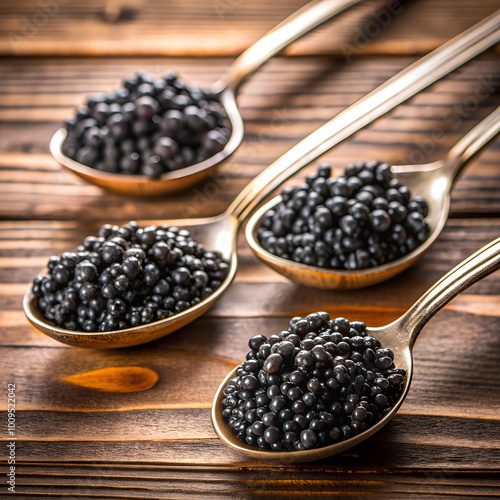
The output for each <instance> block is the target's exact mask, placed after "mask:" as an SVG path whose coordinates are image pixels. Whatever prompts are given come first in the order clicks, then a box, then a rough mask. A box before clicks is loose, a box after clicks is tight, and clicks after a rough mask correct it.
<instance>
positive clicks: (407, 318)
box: [393, 238, 500, 348]
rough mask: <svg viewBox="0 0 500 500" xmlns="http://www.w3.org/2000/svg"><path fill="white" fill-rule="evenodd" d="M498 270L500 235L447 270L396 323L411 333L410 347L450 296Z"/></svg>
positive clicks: (499, 265) (399, 328) (499, 264)
mask: <svg viewBox="0 0 500 500" xmlns="http://www.w3.org/2000/svg"><path fill="white" fill-rule="evenodd" d="M497 269H500V238H497V239H496V240H494V241H492V242H491V243H489V244H488V245H486V246H484V247H483V248H481V249H479V250H478V251H477V252H475V253H474V254H472V255H471V256H470V257H468V258H467V259H465V260H464V261H463V262H461V263H460V264H458V265H457V266H456V267H454V268H453V269H452V270H451V271H449V272H448V273H446V274H445V275H444V276H443V277H442V278H441V279H440V280H439V281H438V282H437V283H436V284H434V285H433V286H432V287H431V288H429V290H427V292H425V293H424V294H423V295H422V297H420V299H418V300H417V302H415V304H413V306H411V307H410V309H409V310H408V311H407V312H406V313H405V314H404V315H403V316H401V317H400V318H399V319H397V320H396V321H395V322H394V323H393V325H397V329H398V331H407V332H408V333H409V335H410V338H409V346H410V348H411V347H413V344H414V343H415V340H416V338H417V336H418V334H419V333H420V330H421V329H422V327H423V326H424V325H425V324H426V323H427V322H428V321H429V320H430V319H431V318H432V317H433V316H434V314H436V313H437V312H438V311H439V310H441V309H442V308H443V307H444V306H445V305H446V304H448V302H450V300H451V299H453V298H454V297H456V296H457V295H458V294H460V293H462V292H463V291H464V290H466V289H467V288H469V287H470V286H471V285H473V284H474V283H476V282H477V281H479V280H480V279H482V278H484V277H485V276H488V274H491V273H492V272H493V271H496V270H497Z"/></svg>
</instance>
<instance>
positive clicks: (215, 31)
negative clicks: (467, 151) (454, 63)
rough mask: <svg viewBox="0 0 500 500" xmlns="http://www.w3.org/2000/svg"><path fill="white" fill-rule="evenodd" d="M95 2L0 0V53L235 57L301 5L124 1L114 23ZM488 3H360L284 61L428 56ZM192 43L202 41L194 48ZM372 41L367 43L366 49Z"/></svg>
mask: <svg viewBox="0 0 500 500" xmlns="http://www.w3.org/2000/svg"><path fill="white" fill-rule="evenodd" d="M106 3H109V0H108V2H104V1H99V0H90V1H85V2H84V1H82V0H71V1H65V0H51V1H49V0H47V2H45V3H44V5H45V4H48V5H47V7H46V9H43V7H42V6H41V4H40V3H39V2H37V1H36V0H24V1H18V2H15V1H14V0H7V1H4V2H2V4H1V6H0V19H1V24H0V36H1V38H0V54H8V55H12V54H14V55H33V54H35V55H44V56H47V55H53V54H58V55H87V54H92V55H100V56H102V55H104V56H108V55H130V54H134V55H142V56H148V55H169V56H186V55H188V56H198V57H199V56H207V55H221V54H224V55H233V56H234V55H236V54H239V53H240V52H242V51H243V50H244V49H245V48H247V47H248V46H249V45H250V44H252V43H253V42H255V41H256V40H257V39H258V38H260V37H261V36H262V35H264V34H265V33H266V32H267V31H268V30H270V29H271V28H272V27H274V26H275V25H276V24H278V23H279V22H280V21H281V20H283V19H284V18H285V17H287V16H288V15H290V14H292V13H293V12H294V11H295V10H297V9H298V8H299V7H301V6H302V5H304V3H305V2H304V1H302V0H277V1H276V2H273V4H272V5H270V4H269V3H266V2H265V1H263V0H257V1H256V2H244V1H243V0H196V1H194V2H189V3H187V4H183V3H180V2H162V1H161V0H150V1H147V2H146V1H145V0H125V1H119V2H118V1H116V2H113V3H116V4H118V5H119V6H121V7H122V12H121V16H119V18H118V19H117V20H116V21H114V22H113V20H109V19H106V17H105V16H104V11H105V4H106ZM496 8H498V5H496V4H495V2H494V1H491V0H478V1H476V2H474V4H473V5H471V4H470V2H468V1H467V0H439V1H436V0H406V1H404V0H397V1H392V2H389V1H385V0H367V1H366V2H365V3H364V4H362V5H359V6H357V7H355V8H353V9H351V10H350V11H349V12H347V13H345V14H343V15H342V16H341V17H340V18H338V19H336V20H335V21H332V22H330V23H329V24H326V25H324V26H322V27H320V28H319V29H318V30H317V31H316V32H315V33H313V34H311V35H310V36H307V37H305V38H303V39H302V40H300V41H298V42H296V43H295V44H294V45H293V46H292V47H291V48H290V49H289V50H288V53H289V54H300V55H311V54H318V53H320V54H336V55H345V56H346V57H348V58H351V57H353V56H355V55H357V54H359V53H364V54H380V53H383V54H387V53H390V54H415V53H423V52H428V51H429V50H431V49H433V48H435V47H436V46H438V45H439V44H440V43H442V42H444V41H445V40H447V39H449V38H451V37H453V36H455V35H458V34H459V33H460V32H462V31H464V30H465V29H467V28H469V27H470V26H472V25H473V24H474V23H476V22H478V21H480V20H481V19H483V18H484V17H486V16H488V15H489V14H491V13H492V12H494V10H495V9H496ZM199 40H203V46H202V47H200V44H199ZM370 42H371V43H370Z"/></svg>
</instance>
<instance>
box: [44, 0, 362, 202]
mask: <svg viewBox="0 0 500 500" xmlns="http://www.w3.org/2000/svg"><path fill="white" fill-rule="evenodd" d="M361 1H362V0H313V1H311V2H310V3H308V4H307V5H305V6H304V7H302V8H301V9H299V10H298V11H297V12H295V13H294V14H292V15H291V16H290V17H288V18H287V19H285V20H284V21H283V22H281V23H280V24H279V25H278V26H276V27H275V28H273V29H272V30H271V31H270V32H269V33H267V34H266V35H264V37H263V38H261V39H260V40H259V41H257V42H256V43H255V44H253V45H252V46H251V47H249V48H248V49H247V50H245V52H243V53H242V54H241V55H240V56H239V57H238V58H237V59H236V60H235V61H234V63H233V64H232V65H231V67H230V68H229V70H228V72H227V74H226V75H225V76H223V77H222V78H221V79H220V80H218V81H217V82H216V83H215V84H214V85H213V86H212V88H210V89H208V91H207V94H208V95H209V96H211V97H212V98H214V99H217V100H219V101H220V103H221V104H222V106H223V107H224V109H225V111H226V113H227V116H228V118H229V121H230V122H231V136H230V138H229V141H228V142H227V143H226V145H225V146H224V149H222V151H220V152H218V153H216V154H215V155H213V156H211V157H210V158H207V159H206V160H204V161H202V162H200V163H197V164H194V165H190V166H188V167H185V168H182V169H179V170H175V171H173V172H168V173H165V174H163V175H162V176H161V177H160V178H159V179H149V178H148V177H146V176H144V175H124V174H116V173H108V172H101V171H99V170H96V169H95V168H91V167H88V166H86V165H83V164H82V163H79V162H77V161H75V160H73V159H71V158H69V157H68V156H66V155H65V154H64V153H63V151H62V148H63V144H64V141H65V139H66V135H67V131H66V129H64V128H61V129H59V130H57V131H56V132H55V133H54V135H53V136H52V139H51V140H50V152H51V154H52V156H53V157H54V158H55V160H57V161H58V162H59V163H60V164H61V165H62V166H63V167H65V168H67V169H68V170H71V171H72V172H73V173H75V174H76V175H78V176H79V177H81V178H82V179H84V180H86V181H87V182H90V183H92V184H96V185H97V186H100V187H102V188H104V189H107V190H109V191H114V192H117V193H121V194H128V195H134V196H158V195H162V194H166V193H172V192H178V191H181V190H183V189H187V188H189V187H191V186H194V185H195V184H197V183H199V182H201V181H202V180H203V179H205V178H206V177H208V176H209V175H210V173H212V172H213V171H214V170H215V169H216V168H217V167H218V166H219V165H220V164H221V163H222V162H223V161H224V160H225V159H226V158H228V157H229V156H230V155H231V154H233V153H234V151H235V150H236V148H237V147H238V146H239V145H240V144H241V141H242V140H243V134H244V128H243V119H242V117H241V113H240V111H239V109H238V105H237V103H236V96H237V93H238V90H239V88H240V86H241V84H242V83H243V82H244V81H245V80H246V79H247V78H249V77H250V76H251V75H252V74H253V73H255V72H256V71H257V70H258V69H259V68H260V67H261V66H262V65H263V64H265V63H266V62H267V61H268V60H269V59H271V58H272V57H273V56H274V55H276V54H277V53H279V52H280V51H281V50H283V49H284V48H285V47H287V46H288V45H290V44H291V43H292V42H294V41H295V40H297V39H298V38H300V37H302V36H303V35H305V34H307V33H308V32H310V31H311V30H313V29H314V28H316V27H318V26H319V25H321V24H323V23H324V22H326V21H328V20H329V19H331V18H332V17H334V16H335V15H337V14H340V13H341V12H343V11H344V10H346V9H348V8H349V7H352V6H354V5H356V4H357V3H360V2H361Z"/></svg>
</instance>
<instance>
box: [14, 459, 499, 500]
mask: <svg viewBox="0 0 500 500" xmlns="http://www.w3.org/2000/svg"><path fill="white" fill-rule="evenodd" d="M22 468H23V471H24V470H26V472H25V473H24V472H22V473H21V474H20V476H19V478H20V479H22V481H23V483H25V485H24V488H26V489H28V488H29V489H34V488H35V486H33V484H36V485H37V486H36V488H37V491H38V492H46V491H47V492H48V491H50V490H49V489H48V488H50V487H51V486H52V484H53V482H55V481H60V482H64V483H65V484H66V485H67V488H71V489H70V492H71V494H72V495H75V496H76V497H77V495H78V494H80V495H84V494H91V493H93V494H96V493H97V494H99V493H103V492H104V488H103V486H104V485H105V484H111V485H112V486H113V487H114V488H116V493H117V494H118V492H119V491H120V490H119V488H120V487H121V486H124V485H129V486H136V485H137V484H138V483H139V482H140V483H139V484H142V485H143V486H145V487H148V488H150V490H149V491H147V492H143V493H142V494H144V495H146V494H151V495H155V497H156V498H160V496H159V495H162V494H164V495H166V496H165V497H166V498H171V495H172V494H173V493H174V491H175V495H176V498H193V495H200V496H201V495H203V496H204V497H206V498H220V497H221V494H219V492H223V493H224V497H225V498H255V497H256V496H258V497H259V498H261V497H263V498H273V497H275V495H276V494H279V493H281V494H282V495H286V494H288V495H289V496H291V495H292V492H293V491H294V490H295V492H296V493H298V494H302V495H306V494H307V495H308V496H316V495H318V494H321V492H322V490H324V487H325V486H328V488H329V494H330V495H331V496H339V497H342V496H344V495H347V494H349V493H350V495H349V496H350V497H354V498H358V497H361V496H366V495H368V494H369V495H370V498H387V495H391V494H392V495H397V496H398V498H415V497H419V496H420V497H421V496H424V495H425V498H436V497H435V496H434V495H432V493H433V492H435V491H439V496H440V498H443V497H447V496H453V497H454V498H464V496H462V495H470V496H472V495H477V496H479V495H482V496H483V497H484V498H487V497H488V495H494V494H495V493H496V492H497V484H496V483H495V479H494V474H493V473H490V474H487V473H486V474H484V475H482V476H480V475H478V474H477V473H474V472H468V473H467V472H458V471H450V470H443V469H442V470H440V471H438V472H436V473H435V474H433V473H430V472H425V471H421V472H420V471H419V472H416V473H413V474H412V475H410V474H407V473H406V474H405V473H404V471H397V472H392V473H390V472H388V471H384V470H377V471H367V472H362V471H360V470H356V469H354V470H352V469H351V471H350V472H345V471H344V470H343V469H342V468H340V467H339V468H336V467H334V466H329V467H327V468H325V467H318V466H314V465H313V466H311V465H309V466H306V467H304V466H300V465H297V466H294V467H286V466H280V467H276V466H274V467H273V466H267V467H265V466H262V467H258V466H252V467H241V468H229V467H223V466H219V467H211V468H208V467H203V466H199V467H187V466H186V467H182V468H179V467H169V466H161V465H141V466H130V465H129V466H127V465H122V466H121V467H119V466H110V465H108V464H97V463H96V464H93V465H82V464H68V465H66V466H65V467H61V465H55V464H54V465H52V464H44V465H31V464H23V467H22ZM297 475H298V476H299V477H300V479H297V477H296V476H297ZM90 485H94V488H92V487H91V486H90ZM96 486H97V487H98V488H99V487H100V489H97V488H96ZM24 488H23V489H24ZM44 488H45V489H44ZM352 490H354V491H355V492H356V493H352ZM112 491H113V490H112ZM52 493H53V494H55V493H54V491H53V490H52ZM107 493H108V494H110V493H111V492H110V491H108V492H107ZM48 494H50V493H48ZM384 495H385V496H384ZM470 496H469V498H470ZM44 498H45V497H44ZM53 498H58V497H56V496H54V497H53ZM59 498H60V496H59Z"/></svg>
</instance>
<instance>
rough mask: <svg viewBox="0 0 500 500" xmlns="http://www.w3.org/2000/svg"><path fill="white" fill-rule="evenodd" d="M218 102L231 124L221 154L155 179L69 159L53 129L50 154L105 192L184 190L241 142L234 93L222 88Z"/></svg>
mask: <svg viewBox="0 0 500 500" xmlns="http://www.w3.org/2000/svg"><path fill="white" fill-rule="evenodd" d="M220 102H221V104H222V105H223V106H224V109H225V110H226V113H227V116H228V118H229V120H230V122H231V136H230V138H229V141H228V142H227V143H226V145H225V146H224V149H222V151H219V152H218V153H216V154H215V155H213V156H211V157H210V158H207V159H206V160H204V161H202V162H200V163H196V164H194V165H190V166H189V167H185V168H181V169H179V170H174V171H172V172H168V173H165V174H163V175H162V176H161V177H160V178H159V179H149V178H148V177H146V176H145V175H131V174H130V175H128V174H127V175H125V174H114V173H109V172H102V171H100V170H96V169H95V168H91V167H88V166H86V165H83V164H82V163H79V162H77V161H76V160H73V159H72V158H69V157H68V156H66V155H65V154H64V153H63V149H62V148H63V144H64V141H65V139H66V136H67V131H66V129H65V128H60V129H59V130H57V131H56V132H55V133H54V135H53V136H52V138H51V139H50V144H49V148H50V152H51V154H52V156H53V157H54V159H55V160H56V161H57V162H59V164H60V165H62V166H63V167H64V168H66V169H68V170H70V171H72V172H73V173H74V174H76V175H78V176H79V177H81V178H82V179H84V180H85V181H87V182H90V183H92V184H95V185H97V186H99V187H101V188H103V189H106V190H108V191H113V192H116V193H121V194H126V195H133V196H159V195H163V194H168V193H173V192H178V191H182V190H185V189H188V188H190V187H192V186H194V185H195V184H198V183H199V182H202V181H203V180H204V179H206V178H207V177H208V176H209V175H210V174H211V173H212V172H213V171H214V170H215V169H216V168H218V167H219V165H220V164H221V163H222V162H223V161H224V160H225V159H226V158H227V157H229V156H230V155H232V154H233V153H234V151H235V150H236V148H237V147H238V146H239V145H240V144H241V141H242V140H243V134H244V128H243V119H242V117H241V114H240V111H239V109H238V106H237V104H236V97H235V94H234V93H233V92H232V90H231V89H229V88H228V89H226V90H225V91H223V92H222V93H221V95H220Z"/></svg>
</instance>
